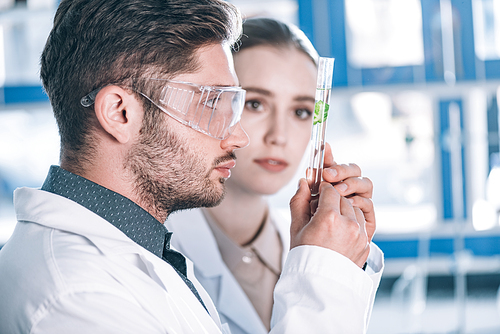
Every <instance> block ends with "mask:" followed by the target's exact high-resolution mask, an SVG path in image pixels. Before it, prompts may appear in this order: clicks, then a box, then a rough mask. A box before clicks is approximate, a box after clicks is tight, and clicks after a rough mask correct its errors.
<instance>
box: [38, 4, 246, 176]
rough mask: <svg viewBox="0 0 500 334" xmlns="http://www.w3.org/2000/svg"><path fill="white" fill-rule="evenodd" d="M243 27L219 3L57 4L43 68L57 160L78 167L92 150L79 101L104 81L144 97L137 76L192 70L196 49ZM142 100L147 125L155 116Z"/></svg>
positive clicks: (89, 121) (89, 112)
mask: <svg viewBox="0 0 500 334" xmlns="http://www.w3.org/2000/svg"><path fill="white" fill-rule="evenodd" d="M240 29H241V19H240V15H239V12H238V10H237V9H236V8H235V7H234V6H233V5H231V4H229V3H227V2H225V1H222V0H62V1H61V3H60V5H59V8H58V9H57V12H56V14H55V18H54V26H53V28H52V31H51V33H50V35H49V37H48V40H47V43H46V45H45V48H44V50H43V53H42V57H41V70H40V73H41V78H42V82H43V85H44V88H45V91H46V92H47V94H48V96H49V98H50V101H51V104H52V108H53V111H54V116H55V118H56V121H57V124H58V126H59V134H60V136H61V159H63V157H64V159H65V160H66V161H68V162H70V163H71V164H72V165H73V166H75V167H77V166H78V165H79V162H82V161H83V160H84V159H89V154H91V153H92V149H93V147H94V146H93V145H94V141H93V140H92V131H91V130H92V127H93V126H95V124H96V122H95V115H94V112H93V108H84V107H83V106H82V105H81V104H80V99H81V98H82V97H83V96H85V95H87V94H88V93H90V92H91V91H93V90H95V89H97V88H100V87H103V86H105V85H108V84H115V85H118V86H123V87H124V88H127V87H128V88H130V87H132V84H133V83H132V79H134V81H136V80H137V79H139V81H138V82H134V85H136V86H135V87H137V88H139V89H143V91H144V92H147V91H148V89H146V88H145V87H141V83H140V82H141V81H140V79H141V78H147V77H156V78H161V77H163V78H168V77H172V76H174V75H176V74H180V73H191V72H194V71H195V70H196V69H197V68H198V64H197V59H196V57H195V53H196V51H197V50H198V49H199V48H201V47H204V46H207V45H210V44H216V43H224V42H227V43H230V44H233V43H234V42H235V41H236V40H237V38H238V37H239V35H240V32H241V30H240ZM142 85H144V84H142ZM142 101H143V105H144V107H145V108H144V109H145V116H144V118H145V123H149V124H151V123H152V122H154V121H153V117H154V116H155V113H159V111H157V109H156V108H151V107H149V106H150V104H148V102H146V101H145V100H144V99H142Z"/></svg>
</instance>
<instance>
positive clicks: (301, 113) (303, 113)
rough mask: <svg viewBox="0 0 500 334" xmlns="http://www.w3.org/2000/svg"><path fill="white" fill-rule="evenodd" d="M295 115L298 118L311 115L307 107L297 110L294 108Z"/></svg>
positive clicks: (306, 117) (305, 117)
mask: <svg viewBox="0 0 500 334" xmlns="http://www.w3.org/2000/svg"><path fill="white" fill-rule="evenodd" d="M295 115H296V116H297V117H298V118H299V119H308V118H310V117H311V115H312V112H311V111H309V110H307V109H297V110H295Z"/></svg>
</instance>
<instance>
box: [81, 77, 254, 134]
mask: <svg viewBox="0 0 500 334" xmlns="http://www.w3.org/2000/svg"><path fill="white" fill-rule="evenodd" d="M147 80H151V81H152V83H153V84H154V85H153V87H158V86H159V87H160V89H161V92H160V94H159V95H158V97H157V98H155V99H153V98H151V97H149V96H148V95H146V94H144V93H143V92H140V91H137V90H136V91H137V92H138V93H139V94H141V95H142V96H144V97H145V98H147V99H148V100H149V101H151V102H152V103H153V104H154V105H155V106H156V107H158V108H159V109H160V110H161V111H163V112H165V113H166V114H168V115H169V116H171V117H173V118H174V119H176V120H177V121H179V122H180V123H182V124H185V125H187V126H189V127H191V128H193V129H194V130H196V131H199V132H201V133H204V134H206V135H208V136H210V137H212V138H216V139H219V140H223V139H226V138H227V137H229V136H230V135H231V133H232V131H233V129H234V128H235V126H236V125H237V124H238V122H239V121H240V119H241V113H242V112H243V107H244V106H245V90H243V89H241V88H239V87H232V86H230V87H225V86H204V85H197V84H193V83H189V82H183V81H174V80H167V79H147ZM98 91H99V90H97V91H93V92H91V93H90V94H88V95H86V96H85V97H83V98H82V99H81V101H80V102H81V104H82V105H83V106H84V107H89V106H91V105H92V104H93V103H94V100H95V97H96V95H97V93H98Z"/></svg>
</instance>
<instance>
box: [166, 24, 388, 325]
mask: <svg viewBox="0 0 500 334" xmlns="http://www.w3.org/2000/svg"><path fill="white" fill-rule="evenodd" d="M235 49H236V51H235V52H234V63H235V70H236V73H237V75H238V78H239V81H240V84H241V85H242V87H243V88H244V89H245V90H246V91H247V94H246V104H245V110H244V112H243V115H242V120H241V123H242V126H243V128H244V129H245V131H246V132H247V134H248V135H249V137H250V144H249V146H248V147H246V148H245V149H242V150H238V151H236V156H237V158H238V160H237V166H236V167H235V168H234V169H233V172H232V176H231V177H230V178H229V179H228V180H227V181H226V189H227V194H226V196H225V199H224V201H223V202H222V203H221V204H220V205H219V206H217V207H214V208H209V209H197V210H192V211H188V212H181V213H177V214H173V215H171V217H169V219H168V221H167V223H166V224H167V227H168V229H169V230H171V231H173V232H174V238H172V243H173V246H174V247H175V248H177V249H179V250H180V251H181V252H182V253H183V254H185V255H186V256H187V257H188V258H190V259H191V260H192V261H193V262H194V266H195V272H196V277H197V278H198V280H199V281H200V282H201V283H202V285H203V286H204V288H205V289H206V290H207V291H208V293H209V294H210V296H211V297H212V300H213V301H214V303H215V304H216V306H217V309H218V310H219V313H220V316H221V321H222V323H224V322H227V323H228V324H229V326H230V328H231V332H232V333H233V334H234V333H253V334H254V333H267V332H268V330H269V328H270V320H271V312H272V305H273V289H274V285H275V284H276V282H277V281H278V278H279V275H280V272H281V267H282V264H283V263H284V259H285V257H286V254H287V252H288V250H289V245H290V240H289V239H290V236H289V235H290V225H289V224H290V222H289V217H285V216H281V215H280V214H279V213H278V212H276V211H275V210H273V209H272V208H269V205H268V202H267V200H266V196H268V195H271V194H274V193H276V192H278V191H279V190H280V189H282V188H283V187H284V186H285V185H286V184H287V183H288V182H289V181H290V180H291V179H292V178H293V176H294V174H295V173H296V171H297V168H298V167H299V164H300V162H301V159H302V156H303V155H304V151H305V149H306V147H307V144H308V142H309V139H310V135H311V124H312V119H311V118H312V114H313V111H314V95H315V86H316V72H317V67H316V60H317V53H316V51H315V50H314V48H313V47H312V45H311V43H310V42H309V40H308V39H307V38H306V37H305V35H304V34H303V33H302V32H301V31H300V30H298V29H297V28H296V27H292V26H289V25H286V24H284V23H281V22H278V21H275V20H272V19H265V18H258V19H248V20H247V21H246V22H245V23H244V24H243V37H242V39H241V44H240V45H239V47H236V48H235ZM328 152H329V150H328ZM325 164H326V165H328V166H331V168H330V169H328V173H330V172H332V171H333V172H334V173H335V172H336V173H337V175H334V174H328V175H324V178H325V179H326V180H327V181H329V182H338V181H343V182H341V183H339V184H337V185H336V188H337V190H338V191H339V192H340V193H341V195H343V196H350V197H351V199H352V203H353V205H356V206H358V207H360V208H361V209H362V211H363V212H364V213H365V217H366V221H367V230H368V229H370V228H371V229H372V231H369V233H368V235H369V236H371V235H373V232H374V229H375V219H374V215H373V206H372V205H371V201H370V200H369V198H370V197H371V193H372V184H371V182H370V181H369V180H368V179H365V178H360V176H361V171H360V170H359V168H358V167H357V166H356V165H336V164H335V163H334V161H333V158H332V156H331V154H328V155H327V157H326V160H325ZM342 187H344V188H348V189H344V188H342ZM186 221H189V224H186V223H185V222H186ZM213 259H218V261H214V260H213ZM368 264H369V268H368V269H367V272H368V273H371V274H373V275H372V276H373V277H372V279H373V280H374V284H375V285H376V286H378V283H379V280H380V275H381V270H382V267H383V260H382V255H381V252H380V250H378V248H377V247H376V246H374V245H372V248H371V251H370V257H369V260H368ZM373 297H374V296H372V298H373ZM368 318H369V317H368Z"/></svg>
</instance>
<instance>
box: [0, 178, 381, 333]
mask: <svg viewBox="0 0 500 334" xmlns="http://www.w3.org/2000/svg"><path fill="white" fill-rule="evenodd" d="M14 204H15V208H16V212H17V218H18V224H17V226H16V229H15V231H14V233H13V235H12V237H11V239H10V240H9V241H8V242H7V244H6V245H5V246H4V247H3V248H2V250H0V282H1V283H0V333H9V334H15V333H33V334H35V333H51V334H52V333H54V334H59V333H65V334H66V333H134V334H136V333H221V332H226V333H227V332H228V328H227V326H224V325H222V326H221V324H220V321H219V316H218V314H217V311H216V310H215V308H214V305H213V303H212V302H211V300H210V297H209V296H208V294H207V292H206V291H205V290H204V289H203V287H202V286H201V285H200V283H199V282H198V281H197V280H196V278H195V277H194V276H193V268H192V263H191V262H189V261H188V278H189V279H190V280H191V281H192V282H193V284H194V285H195V286H196V288H197V289H198V292H199V294H200V296H201V298H202V299H203V301H204V303H205V305H206V306H207V308H208V311H209V313H208V312H207V311H206V310H205V309H204V308H203V306H202V305H201V303H200V302H199V301H198V300H197V298H196V297H195V296H194V295H193V293H192V292H191V290H189V288H188V287H187V286H186V284H185V283H184V281H183V280H182V279H181V278H180V277H179V276H178V274H177V273H176V272H175V270H174V269H173V268H172V267H171V266H170V265H169V264H167V263H166V262H165V261H163V260H161V259H160V258H158V257H156V256H155V255H154V254H152V253H150V252H148V251H147V250H145V249H144V248H142V247H141V246H139V245H137V244H136V243H134V242H133V241H131V240H130V239H129V238H128V237H127V236H125V234H123V233H122V232H121V231H120V230H118V229H117V228H115V227H114V226H113V225H111V224H109V223H108V222H106V221H105V220H104V219H102V218H101V217H99V216H98V215H96V214H94V213H92V212H91V211H89V210H87V209H85V208H84V207H82V206H80V205H78V204H76V203H75V202H73V201H71V200H68V199H66V198H63V197H61V196H58V195H55V194H52V193H49V192H45V191H41V190H35V189H28V188H22V189H18V190H17V191H16V192H15V195H14ZM332 262H336V269H335V270H332V269H331V268H329V264H330V263H332ZM336 270H340V271H341V272H342V271H350V272H353V273H355V272H357V275H352V277H350V278H349V279H350V280H351V282H349V284H348V286H347V285H346V284H347V282H346V281H345V277H340V278H339V277H338V275H335V271H336ZM353 279H354V281H352V280H353ZM342 286H344V288H341V287H342ZM329 287H332V288H329ZM372 289H373V282H372V280H371V279H369V277H368V276H367V275H366V274H365V273H364V272H363V271H361V269H359V268H357V266H355V265H354V264H353V263H352V262H350V261H349V260H347V259H345V258H343V257H342V256H341V255H339V254H337V253H335V252H332V251H329V250H326V249H323V248H320V247H314V246H302V247H297V248H295V249H294V250H292V251H291V252H290V254H289V256H288V259H287V263H286V264H285V268H284V270H283V274H282V276H281V278H280V281H279V282H278V284H277V287H276V292H275V299H276V301H275V309H274V318H273V322H274V324H275V326H274V328H273V329H272V331H271V333H287V334H290V333H306V332H307V333H327V332H330V333H363V332H364V331H365V330H366V327H365V323H366V317H367V316H368V310H369V305H370V294H371V291H372ZM339 291H340V292H342V291H343V292H342V294H341V295H340V296H339V295H337V294H336V293H337V292H339ZM228 300H229V299H228ZM299 300H300V301H299ZM331 303H333V304H332V305H334V307H333V308H331V307H329V306H330V304H331ZM233 305H234V307H236V308H237V307H240V306H239V304H233ZM335 305H336V306H335ZM353 309H356V310H365V311H364V312H353V311H352V310H353ZM351 313H355V314H353V316H351V317H350V318H349V320H348V321H346V320H345V316H346V314H351ZM226 330H227V331H226Z"/></svg>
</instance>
